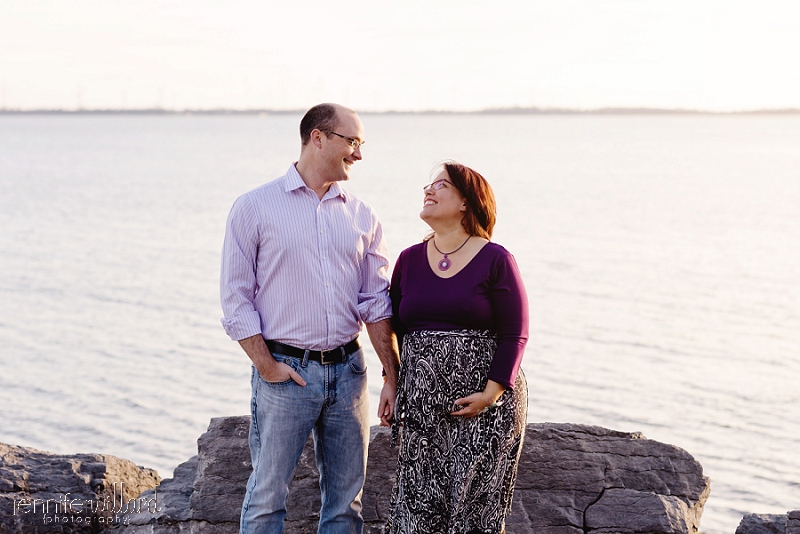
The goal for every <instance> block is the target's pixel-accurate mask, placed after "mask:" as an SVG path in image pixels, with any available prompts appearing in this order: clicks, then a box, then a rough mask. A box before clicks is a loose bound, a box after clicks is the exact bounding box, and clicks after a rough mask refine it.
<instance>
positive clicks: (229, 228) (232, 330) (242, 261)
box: [220, 195, 261, 341]
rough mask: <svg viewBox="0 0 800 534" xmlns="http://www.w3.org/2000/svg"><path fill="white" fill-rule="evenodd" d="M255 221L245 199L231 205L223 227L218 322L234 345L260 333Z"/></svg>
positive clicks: (255, 217)
mask: <svg viewBox="0 0 800 534" xmlns="http://www.w3.org/2000/svg"><path fill="white" fill-rule="evenodd" d="M258 228H259V224H258V217H257V215H256V212H255V210H254V209H253V204H252V202H251V201H250V200H249V199H248V198H247V195H243V196H241V197H239V198H238V199H237V200H236V202H234V204H233V207H232V208H231V212H230V214H229V215H228V222H227V225H226V227H225V241H224V242H223V245H222V267H221V273H220V301H221V303H222V312H223V314H224V315H225V316H224V317H223V318H222V320H221V322H222V326H223V328H224V329H225V332H226V333H227V334H228V335H229V336H230V338H231V339H233V340H234V341H238V340H240V339H245V338H248V337H251V336H254V335H256V334H260V333H261V315H260V314H259V312H258V310H257V309H256V307H255V303H254V301H255V292H256V288H257V287H258V284H257V282H256V258H257V256H258V243H259V235H258V233H259V230H258Z"/></svg>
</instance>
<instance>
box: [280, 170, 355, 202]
mask: <svg viewBox="0 0 800 534" xmlns="http://www.w3.org/2000/svg"><path fill="white" fill-rule="evenodd" d="M295 165H296V163H292V164H291V165H290V166H289V170H288V171H286V175H285V176H284V179H283V190H284V191H286V192H287V193H288V192H289V191H295V190H297V189H302V188H306V189H308V190H309V191H311V188H309V187H308V186H307V185H306V183H305V182H304V181H303V177H302V176H300V173H299V172H297V167H296V166H295ZM311 192H312V193H313V191H311ZM335 197H342V200H344V201H347V191H345V190H344V189H343V188H342V186H341V185H339V182H333V183H332V184H331V187H330V189H328V192H327V193H325V195H324V196H323V197H322V200H325V199H327V198H335Z"/></svg>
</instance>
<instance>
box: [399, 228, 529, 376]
mask: <svg viewBox="0 0 800 534" xmlns="http://www.w3.org/2000/svg"><path fill="white" fill-rule="evenodd" d="M426 247H427V241H426V242H423V243H420V244H418V245H414V246H412V247H409V248H407V249H406V250H404V251H403V252H401V253H400V257H399V258H397V264H396V265H395V267H394V273H393V274H392V286H391V289H390V294H391V297H392V312H393V316H394V319H393V322H394V328H395V332H396V333H397V337H398V340H399V341H400V343H401V346H402V337H403V335H405V333H406V332H413V331H416V330H462V329H474V330H491V331H492V332H494V333H496V334H497V352H496V353H495V355H494V359H493V360H492V365H491V367H490V368H489V379H491V380H494V381H495V382H497V383H499V384H502V385H503V386H505V387H507V388H513V387H514V381H515V380H516V378H517V372H518V371H519V366H520V363H521V362H522V355H523V353H524V352H525V344H526V343H527V342H528V297H527V295H526V293H525V286H524V285H523V283H522V277H521V276H520V274H519V269H518V268H517V263H516V261H514V256H512V255H511V253H510V252H508V251H507V250H506V249H504V248H503V247H501V246H500V245H496V244H494V243H487V244H486V245H484V247H483V248H482V249H481V250H480V251H479V252H478V254H477V255H476V256H475V257H474V258H472V260H471V261H470V262H469V263H468V264H467V265H466V266H465V267H464V268H463V269H462V270H461V271H459V272H458V273H457V274H456V275H455V276H452V277H450V278H440V277H439V276H436V275H435V274H434V273H433V271H432V270H431V267H430V265H429V264H428V257H427V252H426Z"/></svg>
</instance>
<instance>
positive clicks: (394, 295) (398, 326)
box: [389, 251, 407, 350]
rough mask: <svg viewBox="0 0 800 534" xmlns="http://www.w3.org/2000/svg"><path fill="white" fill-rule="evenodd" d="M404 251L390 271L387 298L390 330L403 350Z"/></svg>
mask: <svg viewBox="0 0 800 534" xmlns="http://www.w3.org/2000/svg"><path fill="white" fill-rule="evenodd" d="M405 254H406V253H405V251H404V252H403V253H401V254H400V256H399V257H398V258H397V262H396V263H395V264H394V271H392V283H391V285H390V286H389V296H390V297H391V299H392V328H393V329H394V333H395V335H396V336H397V346H398V347H399V348H400V350H402V349H403V336H404V335H405V334H406V332H407V329H406V327H405V326H404V325H403V323H402V321H401V320H400V301H401V300H402V298H403V287H402V286H403V257H404V256H405Z"/></svg>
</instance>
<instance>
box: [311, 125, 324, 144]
mask: <svg viewBox="0 0 800 534" xmlns="http://www.w3.org/2000/svg"><path fill="white" fill-rule="evenodd" d="M311 142H312V143H314V146H315V147H317V148H322V132H321V131H320V130H316V129H315V130H311Z"/></svg>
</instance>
